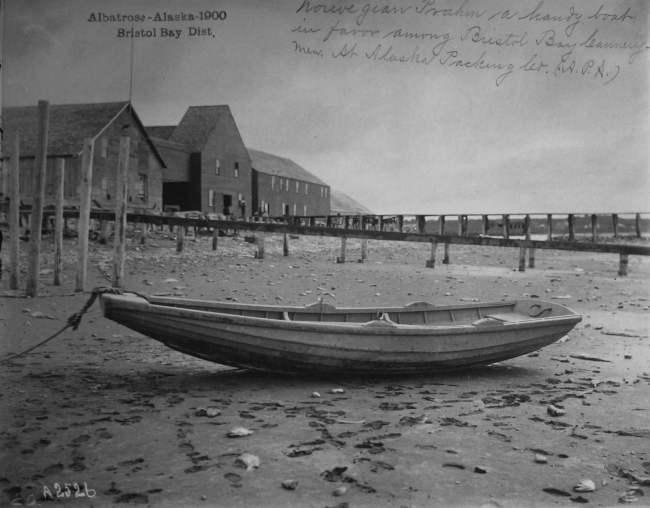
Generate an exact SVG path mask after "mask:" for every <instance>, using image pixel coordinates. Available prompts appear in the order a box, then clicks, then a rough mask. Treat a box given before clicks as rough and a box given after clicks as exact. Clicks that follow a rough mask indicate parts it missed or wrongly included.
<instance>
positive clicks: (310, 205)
mask: <svg viewBox="0 0 650 508" xmlns="http://www.w3.org/2000/svg"><path fill="white" fill-rule="evenodd" d="M253 172H254V174H255V176H254V178H253V181H254V182H255V188H254V190H253V193H254V194H255V199H254V206H255V210H254V211H256V210H257V209H259V208H263V205H264V204H267V203H268V205H269V206H268V208H269V215H270V216H280V215H285V210H283V208H282V207H283V205H284V206H285V209H286V206H288V207H289V213H288V215H298V216H304V215H329V214H330V189H329V186H324V185H318V184H315V183H311V182H304V181H301V180H295V179H291V178H284V177H279V176H272V175H269V174H267V173H262V172H260V171H256V170H253ZM287 182H288V189H287ZM296 184H298V192H296ZM305 186H306V187H305ZM305 207H306V209H305ZM305 212H306V213H305Z"/></svg>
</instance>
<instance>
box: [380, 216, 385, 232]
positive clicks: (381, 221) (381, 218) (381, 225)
mask: <svg viewBox="0 0 650 508" xmlns="http://www.w3.org/2000/svg"><path fill="white" fill-rule="evenodd" d="M383 230H384V216H383V215H380V216H379V231H383Z"/></svg>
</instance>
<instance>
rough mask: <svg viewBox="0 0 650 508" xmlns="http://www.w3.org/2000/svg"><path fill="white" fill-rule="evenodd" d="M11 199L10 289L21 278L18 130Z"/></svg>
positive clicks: (13, 161) (14, 147)
mask: <svg viewBox="0 0 650 508" xmlns="http://www.w3.org/2000/svg"><path fill="white" fill-rule="evenodd" d="M11 148H12V149H11V200H10V201H9V208H10V211H9V239H10V243H9V269H10V270H11V275H10V276H9V289H18V284H19V280H20V238H19V237H20V143H19V135H18V131H16V132H15V133H14V137H13V143H12V147H11Z"/></svg>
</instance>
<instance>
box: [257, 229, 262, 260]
mask: <svg viewBox="0 0 650 508" xmlns="http://www.w3.org/2000/svg"><path fill="white" fill-rule="evenodd" d="M255 257H256V258H257V259H264V233H263V232H260V234H259V235H258V236H257V252H256V253H255Z"/></svg>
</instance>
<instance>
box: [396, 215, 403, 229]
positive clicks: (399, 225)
mask: <svg viewBox="0 0 650 508" xmlns="http://www.w3.org/2000/svg"><path fill="white" fill-rule="evenodd" d="M397 231H399V232H400V233H401V232H403V231H404V216H403V215H398V216H397Z"/></svg>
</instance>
